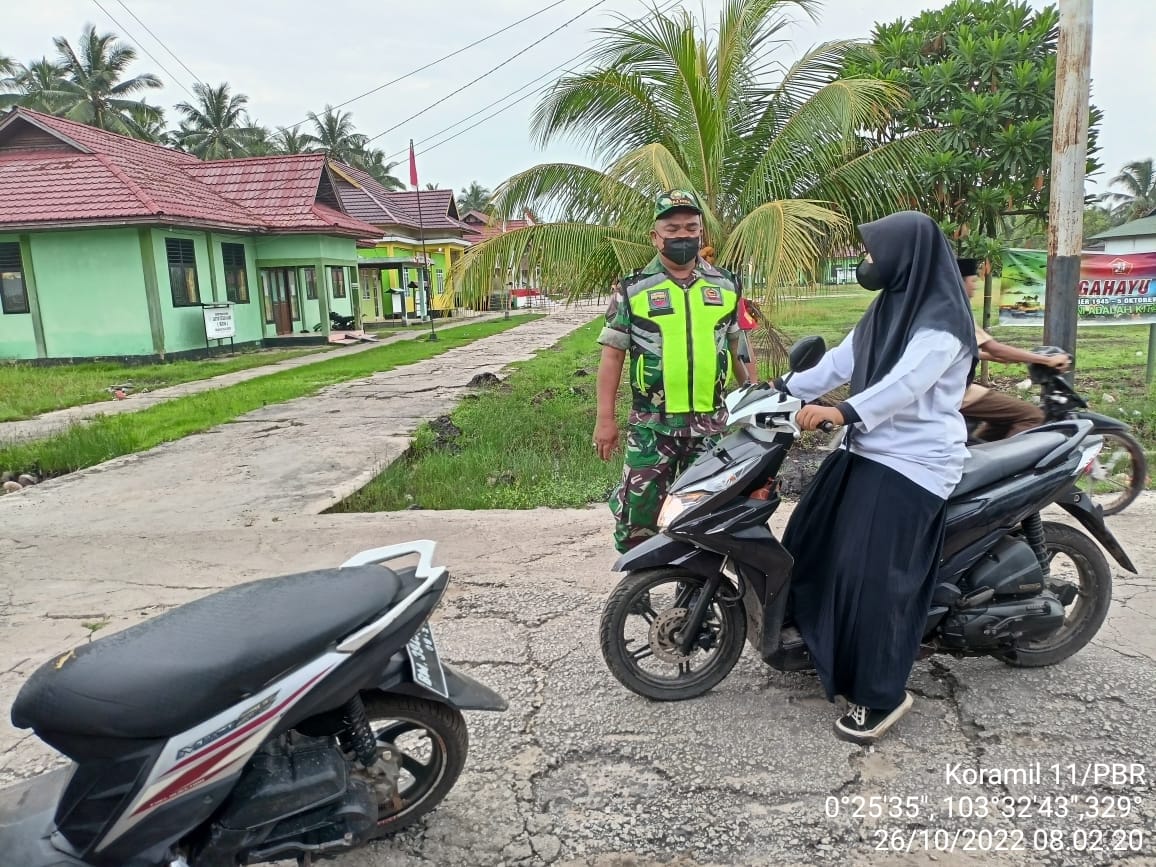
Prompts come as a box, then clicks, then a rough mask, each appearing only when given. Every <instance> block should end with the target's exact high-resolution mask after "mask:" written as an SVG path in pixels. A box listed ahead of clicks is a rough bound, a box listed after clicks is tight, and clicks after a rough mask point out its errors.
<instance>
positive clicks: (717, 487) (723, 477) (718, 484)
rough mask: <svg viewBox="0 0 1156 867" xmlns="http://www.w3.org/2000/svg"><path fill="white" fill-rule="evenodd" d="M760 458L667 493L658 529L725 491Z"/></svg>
mask: <svg viewBox="0 0 1156 867" xmlns="http://www.w3.org/2000/svg"><path fill="white" fill-rule="evenodd" d="M761 460H762V458H761V457H753V458H747V459H746V460H745V461H739V462H738V463H735V464H731V465H730V466H729V467H727V468H726V469H725V470H724V471H723V472H720V473H719V474H718V475H715V476H711V477H710V478H709V479H703V480H702V481H701V482H698V483H697V484H695V485H694V486H693V487H689V488H685V489H683V490H680V491H672V492H671V493H670V494H668V495H667V497H666V500H665V501H664V502H663V504H662V510H661V511H660V512H659V513H658V529H659V530H660V531H661V530H665V529H666V528H667V527H669V526H670V525H671V524H672V523H673V522H674V521H675V520H677V519H678V518H679V517H680V516H682V514H683V513H684V512H686V511H687V510H688V509H690V508H692V507H694V506H699V505H701V504H703V503H704V502H705V501H707V500H712V499H714V498H715V497H716V496H717V495H719V494H721V493H723V492H724V491H726V490H727V489H728V488H730V487H731V486H732V485H734V483H735V482H737V481H738V480H739V479H740V478H741V477H742V476H744V475H745V474H746V473H748V472H749V471H750V470H751V468H752V467H754V466H755V465H756V464H758V463H759V462H760V461H761Z"/></svg>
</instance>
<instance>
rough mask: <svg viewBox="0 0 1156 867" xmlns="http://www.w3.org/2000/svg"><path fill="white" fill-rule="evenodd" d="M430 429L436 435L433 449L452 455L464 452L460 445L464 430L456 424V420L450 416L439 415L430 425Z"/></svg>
mask: <svg viewBox="0 0 1156 867" xmlns="http://www.w3.org/2000/svg"><path fill="white" fill-rule="evenodd" d="M429 428H430V430H431V431H433V435H434V440H433V444H432V447H433V448H435V449H437V450H439V451H445V452H448V453H450V454H451V455H456V454H457V453H458V452H460V451H461V450H462V447H461V446H460V445H458V438H459V437H460V436H461V435H462V429H461V428H460V427H458V426H457V425H456V424H454V420H453V419H452V418H450V417H449V416H448V415H439V416H438V417H437V418H435V419H434V420H433V421H431V422H430V423H429Z"/></svg>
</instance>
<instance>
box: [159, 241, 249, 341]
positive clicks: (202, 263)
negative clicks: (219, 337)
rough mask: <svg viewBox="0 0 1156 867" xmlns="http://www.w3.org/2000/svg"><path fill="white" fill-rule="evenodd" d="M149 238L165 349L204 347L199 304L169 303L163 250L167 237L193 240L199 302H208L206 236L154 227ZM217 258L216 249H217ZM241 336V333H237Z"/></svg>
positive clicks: (169, 286)
mask: <svg viewBox="0 0 1156 867" xmlns="http://www.w3.org/2000/svg"><path fill="white" fill-rule="evenodd" d="M152 238H153V258H154V259H155V260H156V268H157V292H158V294H159V295H160V302H161V320H162V321H163V322H164V329H165V352H166V353H169V352H182V351H184V350H188V349H204V348H205V318H204V313H202V312H201V308H200V307H177V306H175V305H174V304H173V287H172V282H171V281H170V280H169V266H168V253H167V251H166V250H165V239H167V238H189V239H191V240H192V242H193V249H194V250H195V251H196V256H197V286H198V287H199V289H200V293H201V302H202V303H205V304H209V303H212V301H213V300H214V299H213V279H214V277H215V275H212V274H211V273H210V269H209V252H208V238H207V236H206V235H205V233H204V232H196V231H191V232H166V231H164V230H163V229H155V230H154V231H153V233H152ZM216 255H217V257H218V258H219V257H220V251H217V254H216ZM218 286H219V291H220V293H221V297H222V298H224V295H225V287H224V284H223V283H222V284H218ZM237 338H238V339H241V335H240V334H238V335H237Z"/></svg>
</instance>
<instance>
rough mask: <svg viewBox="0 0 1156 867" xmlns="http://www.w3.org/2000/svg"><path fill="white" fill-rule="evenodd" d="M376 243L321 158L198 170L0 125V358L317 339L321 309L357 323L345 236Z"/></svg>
mask: <svg viewBox="0 0 1156 867" xmlns="http://www.w3.org/2000/svg"><path fill="white" fill-rule="evenodd" d="M379 234H380V231H379V230H378V229H376V228H375V227H374V226H372V225H370V224H368V223H365V222H363V221H361V220H358V219H356V218H355V217H351V216H350V215H349V214H348V213H347V212H346V211H345V210H344V209H343V207H342V203H341V201H340V199H339V197H338V196H337V193H336V191H335V182H334V175H333V171H332V164H331V163H330V161H329V160H328V159H327V158H326V156H325V155H324V154H300V155H293V156H278V157H255V158H250V159H238V160H218V161H213V162H204V161H202V160H199V159H197V158H196V157H193V156H191V155H189V154H184V153H181V152H179V151H175V150H171V149H169V148H164V147H160V146H157V145H153V144H148V143H146V142H141V141H138V140H136V139H131V138H126V137H123V136H119V135H115V134H112V133H107V132H104V131H102V130H99V129H95V128H93V127H89V126H85V125H83V124H79V123H75V122H72V121H68V120H64V119H62V118H58V117H53V116H51V115H46V114H41V113H39V112H33V111H29V110H27V109H23V108H17V109H14V110H12V111H10V112H8V113H7V114H5V115H2V116H0V359H81V358H98V357H111V358H138V357H139V358H162V359H163V358H172V357H174V356H176V357H180V356H186V355H195V354H199V353H203V352H205V351H206V350H208V349H210V348H211V347H214V346H218V345H221V344H222V343H230V342H231V343H232V344H233V345H236V346H241V345H246V344H249V345H259V344H275V343H277V342H293V341H301V340H309V341H323V340H326V339H327V338H328V334H329V331H330V313H331V312H332V313H336V314H338V315H342V316H352V317H354V318H355V319H356V320H357V321H358V322H360V308H359V305H358V304H357V303H356V302H355V299H354V293H355V286H356V284H357V279H358V271H357V267H358V263H359V260H358V256H357V242H358V241H359V240H365V239H373V238H376V237H377V236H378V235H379ZM225 334H228V336H227V337H225V336H224V335H225Z"/></svg>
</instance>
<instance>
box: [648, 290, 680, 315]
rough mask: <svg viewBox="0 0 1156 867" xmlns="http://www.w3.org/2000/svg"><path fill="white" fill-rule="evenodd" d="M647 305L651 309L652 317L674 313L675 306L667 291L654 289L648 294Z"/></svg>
mask: <svg viewBox="0 0 1156 867" xmlns="http://www.w3.org/2000/svg"><path fill="white" fill-rule="evenodd" d="M646 303H647V304H648V305H649V307H650V315H651V316H654V315H656V314H662V313H673V312H674V306H673V305H672V304H671V303H670V292H668V291H667V290H666V289H652V290H651V291H650V292H647V293H646Z"/></svg>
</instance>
